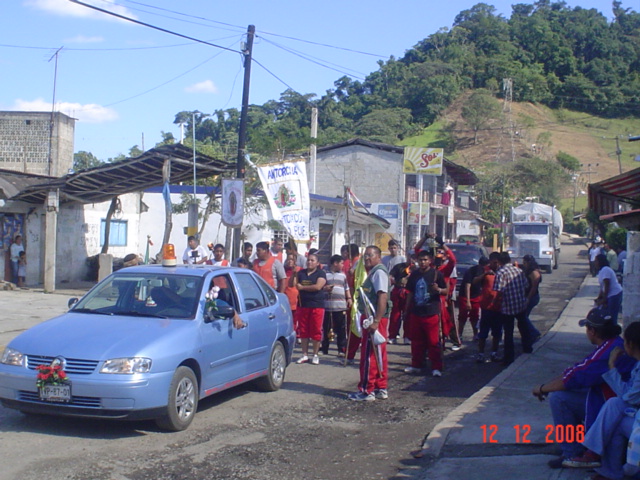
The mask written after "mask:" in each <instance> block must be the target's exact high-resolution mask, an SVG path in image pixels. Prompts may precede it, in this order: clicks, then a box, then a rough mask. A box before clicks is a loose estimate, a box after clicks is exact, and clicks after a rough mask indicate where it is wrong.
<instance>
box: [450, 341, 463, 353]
mask: <svg viewBox="0 0 640 480" xmlns="http://www.w3.org/2000/svg"><path fill="white" fill-rule="evenodd" d="M461 348H462V347H461V346H460V345H456V344H455V343H454V344H453V345H451V351H452V352H457V351H458V350H460V349H461Z"/></svg>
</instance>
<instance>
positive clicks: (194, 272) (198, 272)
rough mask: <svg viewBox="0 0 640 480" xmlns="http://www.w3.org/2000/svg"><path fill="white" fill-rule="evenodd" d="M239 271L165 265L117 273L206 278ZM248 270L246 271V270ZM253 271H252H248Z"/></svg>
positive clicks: (140, 267)
mask: <svg viewBox="0 0 640 480" xmlns="http://www.w3.org/2000/svg"><path fill="white" fill-rule="evenodd" d="M231 270H234V271H237V270H239V269H238V268H237V267H214V266H213V265H176V266H175V267H166V266H164V265H160V264H155V265H135V266H133V267H125V268H121V269H120V270H118V271H117V272H115V273H120V272H122V273H131V274H136V273H153V274H158V273H162V274H165V275H191V276H194V277H204V276H205V275H207V274H208V273H210V272H224V271H231ZM245 270H246V269H245ZM247 271H249V272H250V271H251V270H247Z"/></svg>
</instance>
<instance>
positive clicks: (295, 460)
mask: <svg viewBox="0 0 640 480" xmlns="http://www.w3.org/2000/svg"><path fill="white" fill-rule="evenodd" d="M582 251H586V249H585V248H584V247H583V246H581V245H571V244H567V245H564V246H563V261H564V263H563V264H562V265H561V266H560V269H558V270H556V271H554V273H553V274H551V275H549V274H545V275H543V284H542V288H541V291H542V296H543V301H542V303H541V306H539V307H538V309H537V312H536V311H534V313H536V314H535V315H534V317H533V320H534V322H535V323H536V324H537V325H538V326H539V328H541V329H542V330H544V331H546V330H547V329H548V327H549V326H551V325H552V324H553V322H554V321H555V319H556V318H557V317H558V316H559V314H560V312H561V311H562V309H563V308H564V306H565V305H566V302H567V301H568V299H569V298H571V296H572V295H573V294H574V293H575V292H576V291H577V289H578V287H579V284H580V282H581V280H582V278H584V275H585V274H586V261H585V259H584V257H583V256H579V253H581V252H582ZM67 298H68V296H64V295H44V294H41V293H37V292H33V291H29V292H25V291H18V292H4V291H2V292H0V309H1V311H3V312H13V313H11V314H7V313H4V314H3V316H2V317H0V344H2V343H4V342H6V341H8V340H9V338H11V337H13V336H14V335H15V334H16V333H17V332H18V331H19V330H20V329H21V328H24V326H23V324H33V323H34V322H37V321H40V320H41V319H42V318H44V317H47V316H50V314H51V315H52V314H55V313H59V312H62V311H64V309H65V306H66V301H67ZM469 337H470V333H469V332H467V334H466V338H467V340H469ZM334 353H335V352H331V353H330V355H328V356H325V357H322V358H321V364H320V365H319V366H317V367H314V366H312V365H308V364H307V365H291V366H290V368H289V369H288V370H287V378H286V383H285V386H284V388H283V389H282V390H280V391H278V392H275V393H271V394H265V393H261V392H258V391H257V390H255V389H253V388H252V387H251V386H250V385H245V386H240V387H237V388H235V389H232V390H230V391H227V392H223V393H222V394H219V395H217V396H214V397H213V398H209V399H206V400H205V401H203V402H201V405H200V408H199V412H198V416H197V417H196V419H195V421H194V423H193V424H192V425H191V427H190V429H189V430H187V431H185V432H179V433H171V434H168V433H163V432H160V431H158V430H157V429H156V428H155V426H154V424H153V423H152V422H136V423H115V422H104V421H93V420H92V421H88V420H78V419H64V418H52V417H45V416H32V415H30V416H24V415H22V414H20V413H19V412H15V411H12V410H8V409H4V408H1V407H0V450H1V451H2V452H3V457H4V459H5V461H3V469H2V471H1V472H0V480H9V479H11V480H13V479H17V478H20V479H21V480H30V479H36V478H37V479H38V480H41V479H43V478H47V479H51V480H57V479H63V478H64V479H71V480H73V479H77V480H93V479H95V480H125V479H127V480H142V479H154V480H163V479H167V480H168V479H182V478H194V479H200V478H202V479H205V478H206V479H212V478H219V479H225V480H234V479H249V480H251V479H255V480H270V479H278V480H281V479H302V480H306V479H321V480H324V479H335V480H342V479H345V480H346V479H349V480H351V479H353V478H366V479H368V480H369V479H383V478H387V479H388V478H406V477H408V476H412V475H415V474H417V473H418V472H419V471H420V470H421V469H422V468H423V467H424V464H423V463H422V464H421V463H420V462H416V461H414V460H413V459H411V458H410V457H409V455H408V452H409V451H410V450H413V449H415V448H416V447H417V446H418V445H419V444H420V443H421V442H422V439H423V438H424V437H425V435H427V434H428V433H429V431H430V430H431V429H432V428H433V427H434V426H435V425H436V424H437V423H438V422H440V420H442V419H443V418H444V417H445V416H446V415H447V414H448V413H449V412H450V411H451V410H452V409H454V408H455V407H457V406H458V405H460V404H461V403H462V402H463V401H464V400H465V399H466V398H468V397H469V396H470V395H472V394H473V393H474V392H476V391H477V390H478V389H480V388H481V387H482V386H483V385H484V384H486V383H487V382H488V381H489V380H490V379H491V378H493V377H494V376H495V375H496V374H498V373H499V372H500V371H502V366H501V365H497V364H485V365H477V364H476V363H475V362H474V361H473V354H474V353H475V351H474V347H473V344H472V343H471V342H470V341H468V342H466V345H465V348H463V349H462V350H461V351H459V352H450V353H449V354H448V355H447V358H446V366H445V374H444V376H443V377H442V378H440V379H434V378H421V377H413V376H409V375H405V374H404V373H402V369H403V368H404V367H405V366H406V365H407V364H408V362H409V347H408V346H404V345H394V346H390V399H389V400H388V401H377V402H374V403H371V404H359V403H358V404H357V403H352V402H348V401H347V400H345V395H346V394H347V393H348V392H351V391H353V390H354V389H355V386H356V384H357V380H358V372H357V369H356V368H355V367H346V368H345V367H342V366H341V365H340V364H339V362H338V358H337V357H336V356H335V355H334ZM113 440H117V441H113Z"/></svg>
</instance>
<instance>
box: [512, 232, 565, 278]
mask: <svg viewBox="0 0 640 480" xmlns="http://www.w3.org/2000/svg"><path fill="white" fill-rule="evenodd" d="M550 227H551V225H550V224H549V223H546V222H515V223H512V224H511V233H510V235H509V248H508V250H507V251H508V252H509V255H510V256H511V259H512V260H514V261H517V262H518V263H522V259H523V257H524V256H525V255H532V256H533V258H535V259H536V261H537V262H538V265H540V267H541V268H544V269H545V270H546V271H547V272H549V273H551V271H552V268H558V256H557V254H556V248H555V242H554V238H553V232H552V229H551V228H550Z"/></svg>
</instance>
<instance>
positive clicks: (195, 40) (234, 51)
mask: <svg viewBox="0 0 640 480" xmlns="http://www.w3.org/2000/svg"><path fill="white" fill-rule="evenodd" d="M69 1H70V2H72V3H76V4H78V5H82V6H83V7H87V8H91V9H93V10H97V11H99V12H102V13H106V14H107V15H111V16H113V17H117V18H121V19H123V20H127V21H128V22H132V23H137V24H138V25H142V26H144V27H149V28H152V29H154V30H158V31H160V32H164V33H168V34H170V35H175V36H176V37H181V38H186V39H187V40H192V41H194V42H198V43H203V44H205V45H209V46H210V47H215V48H220V49H222V50H228V51H230V52H233V53H242V52H240V51H239V50H233V49H231V48H227V47H223V46H221V45H216V44H215V43H211V42H207V41H205V40H200V39H199V38H195V37H190V36H188V35H184V34H182V33H178V32H174V31H172V30H167V29H166V28H162V27H157V26H155V25H151V24H150V23H145V22H141V21H140V20H136V19H135V18H131V17H127V16H125V15H120V14H119V13H115V12H110V11H109V10H105V9H103V8H98V7H96V6H94V5H90V4H88V3H83V2H81V1H80V0H69Z"/></svg>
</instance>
